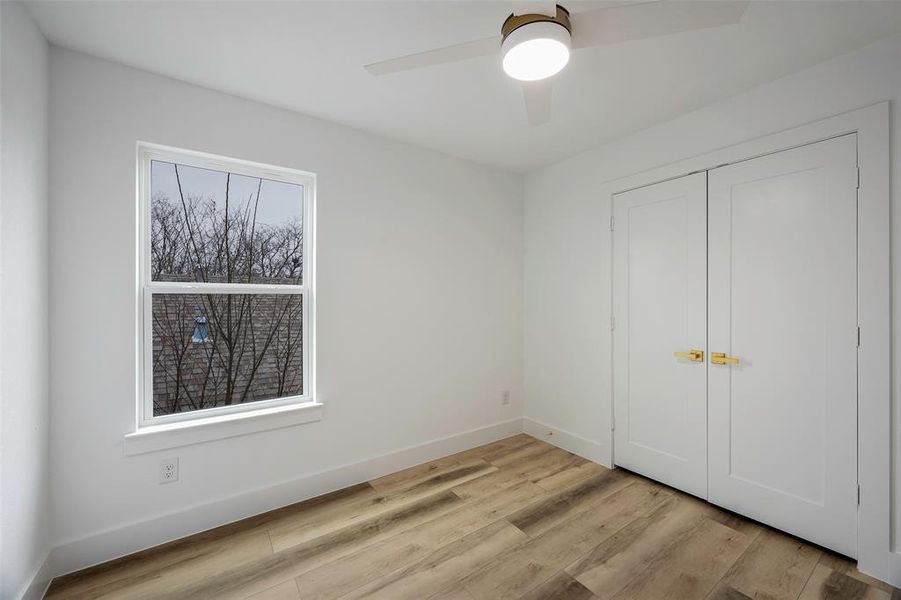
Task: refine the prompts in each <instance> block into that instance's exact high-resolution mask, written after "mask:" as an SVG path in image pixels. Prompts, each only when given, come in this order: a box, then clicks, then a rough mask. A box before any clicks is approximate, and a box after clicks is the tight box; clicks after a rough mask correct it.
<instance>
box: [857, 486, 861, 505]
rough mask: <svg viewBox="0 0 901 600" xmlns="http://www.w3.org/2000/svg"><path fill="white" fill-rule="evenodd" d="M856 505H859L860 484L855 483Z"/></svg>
mask: <svg viewBox="0 0 901 600" xmlns="http://www.w3.org/2000/svg"><path fill="white" fill-rule="evenodd" d="M857 506H860V484H859V483H858V484H857Z"/></svg>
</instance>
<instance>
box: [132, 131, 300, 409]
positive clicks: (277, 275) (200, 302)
mask: <svg viewBox="0 0 901 600" xmlns="http://www.w3.org/2000/svg"><path fill="white" fill-rule="evenodd" d="M139 158H140V160H139V196H140V207H141V218H140V223H141V230H142V234H141V240H142V243H141V252H140V258H141V266H140V270H141V294H142V303H141V307H142V308H141V313H142V314H141V320H142V327H141V330H142V345H141V348H142V362H141V364H142V370H141V371H142V372H141V379H142V386H141V389H142V394H141V396H142V398H141V403H140V404H141V406H140V416H139V425H141V426H148V425H157V424H165V423H170V422H174V421H185V420H188V419H196V418H200V417H208V416H214V415H221V414H227V413H234V412H241V411H248V410H257V409H262V408H272V407H277V406H282V405H287V404H303V403H312V402H313V373H312V370H311V368H310V365H311V352H312V348H311V340H312V326H313V320H312V317H311V314H312V305H313V296H312V267H313V260H312V235H313V208H314V207H313V203H314V198H315V195H314V194H315V189H314V186H315V178H314V176H313V175H311V174H309V173H303V172H300V171H294V170H290V169H282V168H277V167H269V166H265V165H259V164H255V163H248V162H245V161H239V160H231V159H227V158H222V157H215V156H210V155H205V154H199V153H194V152H188V151H181V150H176V149H172V148H164V147H160V146H151V145H144V144H142V145H140V146H139Z"/></svg>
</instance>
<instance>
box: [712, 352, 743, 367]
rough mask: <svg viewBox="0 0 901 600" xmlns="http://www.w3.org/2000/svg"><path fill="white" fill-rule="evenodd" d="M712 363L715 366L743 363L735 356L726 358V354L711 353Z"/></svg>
mask: <svg viewBox="0 0 901 600" xmlns="http://www.w3.org/2000/svg"><path fill="white" fill-rule="evenodd" d="M710 362H712V363H713V364H715V365H737V364H738V363H739V362H741V361H740V360H739V359H737V358H735V357H734V356H726V353H725V352H711V353H710Z"/></svg>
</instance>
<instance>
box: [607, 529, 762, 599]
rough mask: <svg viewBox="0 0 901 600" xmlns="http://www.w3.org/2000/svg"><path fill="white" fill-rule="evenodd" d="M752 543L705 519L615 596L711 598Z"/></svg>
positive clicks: (747, 538)
mask: <svg viewBox="0 0 901 600" xmlns="http://www.w3.org/2000/svg"><path fill="white" fill-rule="evenodd" d="M751 543H752V540H751V539H750V538H749V537H748V536H746V535H744V534H742V533H739V532H738V531H736V530H735V529H732V528H731V527H726V526H725V525H722V524H720V523H717V522H716V521H712V520H710V519H707V518H702V519H701V521H700V522H699V523H697V524H696V525H695V526H694V527H693V528H692V529H691V530H689V531H688V532H686V533H685V535H683V536H682V537H681V538H680V539H679V540H677V541H676V542H675V543H673V544H671V545H669V546H667V547H666V548H665V549H663V550H662V551H661V552H659V553H658V554H656V555H655V556H654V557H653V558H652V559H651V561H650V562H649V563H647V564H645V565H642V569H641V571H640V572H639V573H638V574H637V575H636V576H635V577H633V578H632V580H631V581H630V582H629V583H628V584H627V585H626V586H625V587H623V588H622V589H621V590H619V591H618V592H617V593H616V594H614V595H613V596H612V597H613V598H616V599H617V600H694V599H701V598H704V597H705V596H707V595H708V594H709V593H710V591H711V590H713V588H714V586H716V584H717V582H718V581H719V580H720V579H721V578H722V577H723V575H724V574H725V573H726V571H728V569H729V567H731V566H732V565H733V564H734V563H735V561H736V560H738V558H739V557H740V556H741V555H742V553H744V552H745V550H747V548H748V547H749V546H750V545H751Z"/></svg>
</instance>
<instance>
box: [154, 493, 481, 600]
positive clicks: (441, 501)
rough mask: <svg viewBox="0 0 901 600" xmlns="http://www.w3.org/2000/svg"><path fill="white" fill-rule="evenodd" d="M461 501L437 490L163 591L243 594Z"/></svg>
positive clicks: (220, 596) (184, 594) (176, 594)
mask: <svg viewBox="0 0 901 600" xmlns="http://www.w3.org/2000/svg"><path fill="white" fill-rule="evenodd" d="M462 502H463V501H462V500H461V499H460V498H459V497H458V496H457V495H456V494H454V493H453V492H450V491H445V492H439V493H437V494H433V495H431V496H429V497H426V498H423V499H421V500H418V501H416V502H413V503H410V504H407V505H404V506H402V507H400V508H396V509H393V510H390V511H387V512H385V513H381V514H379V515H377V516H374V517H369V518H366V519H363V520H361V521H359V522H355V523H353V524H351V525H348V526H347V527H344V528H343V529H339V530H337V531H334V532H330V533H327V534H325V535H322V536H319V537H316V538H314V539H312V540H309V541H306V542H303V543H301V544H297V545H293V546H290V547H289V548H287V549H285V550H282V551H280V552H276V553H275V554H273V555H271V556H269V557H267V558H265V559H262V560H257V561H254V562H248V563H246V564H245V565H243V566H242V567H240V568H237V569H232V570H230V571H229V572H227V573H224V574H221V575H220V576H218V577H216V578H215V579H213V580H196V581H192V582H190V583H188V584H187V585H185V586H184V587H181V588H179V589H178V590H177V591H175V592H173V593H170V594H169V595H168V597H169V598H171V599H173V600H176V599H182V598H184V599H188V598H192V599H193V598H216V599H217V600H219V599H222V600H225V599H229V598H243V597H245V596H247V595H250V594H253V593H256V592H258V591H262V590H264V589H267V588H269V587H272V586H273V585H276V584H278V583H281V582H283V581H286V580H288V579H291V578H294V577H298V576H299V575H301V574H303V573H306V572H308V571H310V570H312V569H314V568H316V567H318V566H321V565H323V564H325V563H327V562H330V561H333V560H336V559H338V558H341V557H343V556H346V555H349V554H351V553H353V552H354V551H356V550H358V549H359V548H361V547H364V546H367V545H370V544H373V543H376V542H378V541H381V540H383V539H387V538H389V537H391V536H392V535H396V534H397V533H399V532H400V531H403V530H404V529H408V528H411V527H415V526H416V525H419V524H420V523H424V522H426V521H430V520H432V519H434V518H435V517H437V516H439V515H441V514H444V513H446V512H449V511H450V510H452V509H453V508H455V507H457V506H459V505H460V504H462Z"/></svg>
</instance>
